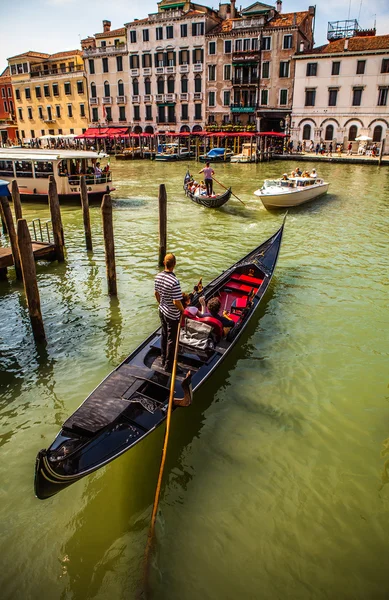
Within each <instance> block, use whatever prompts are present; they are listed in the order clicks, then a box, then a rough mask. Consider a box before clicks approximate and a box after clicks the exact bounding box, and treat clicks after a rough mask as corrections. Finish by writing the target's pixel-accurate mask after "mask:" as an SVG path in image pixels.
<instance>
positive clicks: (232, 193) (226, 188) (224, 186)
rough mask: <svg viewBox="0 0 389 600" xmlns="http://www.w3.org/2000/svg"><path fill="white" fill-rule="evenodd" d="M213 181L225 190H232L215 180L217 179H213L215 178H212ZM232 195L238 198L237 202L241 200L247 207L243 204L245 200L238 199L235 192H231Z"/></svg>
mask: <svg viewBox="0 0 389 600" xmlns="http://www.w3.org/2000/svg"><path fill="white" fill-rule="evenodd" d="M212 179H213V180H214V181H216V183H218V184H219V185H221V186H222V188H224V189H225V190H229V189H230V188H227V187H226V186H225V185H223V184H222V183H220V181H218V180H217V179H215V177H213V176H212ZM231 194H232V195H233V196H235V198H236V199H237V200H239V202H241V203H242V204H243V206H246V205H245V203H244V202H243V200H241V199H240V198H238V196H237V195H236V194H234V192H233V191H232V190H231Z"/></svg>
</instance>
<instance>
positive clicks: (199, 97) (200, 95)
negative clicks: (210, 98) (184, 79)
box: [193, 92, 203, 100]
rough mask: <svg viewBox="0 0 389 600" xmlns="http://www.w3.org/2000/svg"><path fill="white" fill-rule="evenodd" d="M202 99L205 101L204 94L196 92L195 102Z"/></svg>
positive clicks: (194, 95)
mask: <svg viewBox="0 0 389 600" xmlns="http://www.w3.org/2000/svg"><path fill="white" fill-rule="evenodd" d="M202 99H203V92H194V94H193V100H202Z"/></svg>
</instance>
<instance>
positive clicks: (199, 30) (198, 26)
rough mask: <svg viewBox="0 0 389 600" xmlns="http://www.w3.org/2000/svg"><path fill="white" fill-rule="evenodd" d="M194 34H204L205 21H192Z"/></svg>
mask: <svg viewBox="0 0 389 600" xmlns="http://www.w3.org/2000/svg"><path fill="white" fill-rule="evenodd" d="M192 35H193V36H196V35H204V23H192Z"/></svg>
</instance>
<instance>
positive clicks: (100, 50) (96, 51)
mask: <svg viewBox="0 0 389 600" xmlns="http://www.w3.org/2000/svg"><path fill="white" fill-rule="evenodd" d="M126 53H127V44H125V43H124V42H123V43H122V44H115V45H114V46H97V48H84V50H83V55H84V57H85V58H90V57H100V56H114V55H116V54H126Z"/></svg>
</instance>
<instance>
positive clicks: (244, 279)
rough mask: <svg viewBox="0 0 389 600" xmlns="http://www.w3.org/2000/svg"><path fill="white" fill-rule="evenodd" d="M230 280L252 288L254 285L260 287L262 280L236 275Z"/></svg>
mask: <svg viewBox="0 0 389 600" xmlns="http://www.w3.org/2000/svg"><path fill="white" fill-rule="evenodd" d="M231 279H234V281H242V282H244V283H251V284H252V285H253V286H254V285H258V286H260V285H261V283H262V281H263V279H257V278H256V277H250V275H242V274H241V275H238V274H234V275H233V276H232V277H231Z"/></svg>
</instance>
